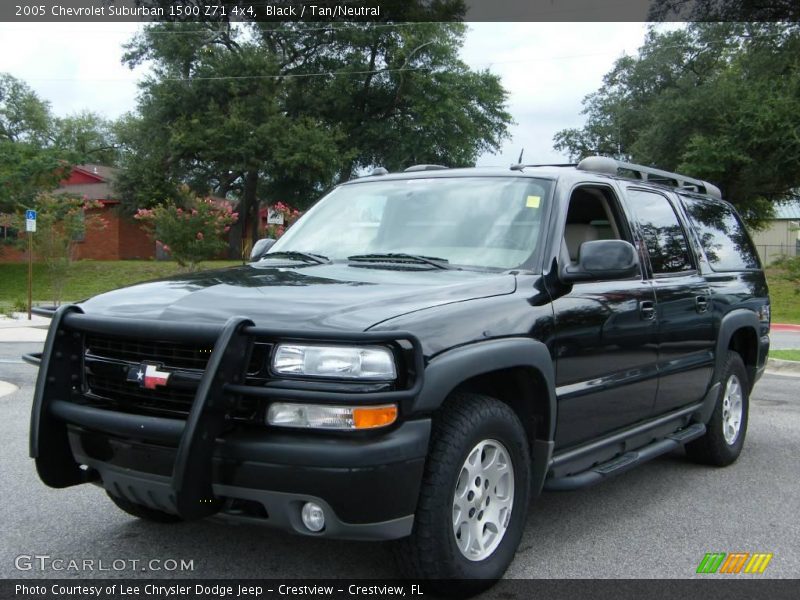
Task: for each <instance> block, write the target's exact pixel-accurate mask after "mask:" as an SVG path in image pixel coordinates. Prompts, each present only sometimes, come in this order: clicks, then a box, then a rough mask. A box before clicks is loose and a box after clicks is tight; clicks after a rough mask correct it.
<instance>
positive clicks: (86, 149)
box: [52, 111, 119, 167]
mask: <svg viewBox="0 0 800 600" xmlns="http://www.w3.org/2000/svg"><path fill="white" fill-rule="evenodd" d="M52 144H53V146H54V147H55V148H59V149H61V150H67V151H69V153H70V154H71V155H73V156H74V159H75V160H79V161H80V162H90V163H98V164H101V165H106V166H109V167H113V166H115V165H116V164H117V162H118V160H119V145H118V143H117V140H116V133H115V125H114V123H113V122H112V121H109V120H108V119H105V118H103V117H102V116H100V115H98V114H97V113H93V112H90V111H83V112H80V113H77V114H74V115H68V116H66V117H62V118H56V119H54V121H53V127H52Z"/></svg>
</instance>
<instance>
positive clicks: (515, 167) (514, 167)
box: [509, 163, 578, 171]
mask: <svg viewBox="0 0 800 600" xmlns="http://www.w3.org/2000/svg"><path fill="white" fill-rule="evenodd" d="M577 166H578V163H540V164H538V165H523V164H522V163H519V164H516V165H511V166H510V167H509V168H510V169H511V170H512V171H522V169H526V168H527V167H577Z"/></svg>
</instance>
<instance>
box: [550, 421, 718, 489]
mask: <svg viewBox="0 0 800 600" xmlns="http://www.w3.org/2000/svg"><path fill="white" fill-rule="evenodd" d="M705 432H706V426H705V425H703V424H702V423H695V424H694V425H690V426H689V427H686V428H684V429H680V430H678V431H676V432H675V433H671V434H670V435H668V436H667V437H665V438H663V439H660V440H657V441H655V442H652V443H650V444H648V445H647V446H643V447H641V448H638V449H637V450H632V451H630V452H626V453H625V454H622V455H620V456H617V457H616V458H612V459H611V460H609V461H607V462H604V463H600V464H599V465H595V466H594V467H592V468H591V469H588V470H586V471H583V472H582V473H576V474H574V475H565V476H564V477H557V478H552V479H548V480H546V481H545V483H544V489H545V490H547V491H552V492H566V491H570V490H577V489H579V488H583V487H588V486H590V485H595V484H598V483H600V482H601V481H603V480H604V479H606V478H607V477H611V476H612V475H619V474H620V473H624V472H625V471H627V470H628V469H632V468H633V467H636V466H638V465H640V464H642V463H644V462H647V461H648V460H650V459H652V458H655V457H657V456H661V455H662V454H665V453H667V452H669V451H670V450H674V449H675V448H680V447H681V446H683V445H684V444H685V443H687V442H690V441H692V440H694V439H697V438H699V437H700V436H702V435H703V434H704V433H705Z"/></svg>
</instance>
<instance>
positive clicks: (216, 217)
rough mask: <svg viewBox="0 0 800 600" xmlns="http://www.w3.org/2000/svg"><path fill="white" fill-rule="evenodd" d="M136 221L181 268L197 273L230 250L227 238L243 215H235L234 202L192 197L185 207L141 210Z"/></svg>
mask: <svg viewBox="0 0 800 600" xmlns="http://www.w3.org/2000/svg"><path fill="white" fill-rule="evenodd" d="M134 218H135V219H138V220H139V221H141V222H142V224H143V226H144V227H145V229H147V230H148V232H149V234H150V236H151V237H152V238H153V239H154V240H155V241H156V242H157V243H159V244H160V245H161V247H162V248H163V249H164V251H165V252H168V253H169V254H170V255H171V256H172V257H173V258H174V259H175V260H176V261H177V263H178V264H179V265H181V266H182V267H185V268H187V269H189V270H191V271H193V270H195V269H196V268H197V264H198V263H199V262H201V261H204V260H209V259H212V258H214V257H216V256H218V255H219V254H220V252H222V251H223V250H224V249H225V248H226V247H227V242H226V241H225V234H226V233H227V232H228V231H230V228H231V225H233V224H234V223H236V220H237V219H238V218H239V213H236V212H233V208H232V206H231V204H230V202H226V201H223V200H212V199H211V198H198V197H193V196H188V197H187V198H186V201H185V204H184V207H180V206H176V205H175V204H173V203H171V202H167V203H164V204H159V205H158V206H156V207H155V208H150V209H145V208H141V209H139V211H138V212H137V213H136V215H134Z"/></svg>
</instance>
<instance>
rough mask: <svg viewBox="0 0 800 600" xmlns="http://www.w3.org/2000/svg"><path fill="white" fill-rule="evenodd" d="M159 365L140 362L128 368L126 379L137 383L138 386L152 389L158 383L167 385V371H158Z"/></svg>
mask: <svg viewBox="0 0 800 600" xmlns="http://www.w3.org/2000/svg"><path fill="white" fill-rule="evenodd" d="M160 366H161V365H150V364H147V363H142V364H140V365H138V366H135V367H131V368H130V369H128V377H127V380H128V381H131V382H135V383H138V384H139V387H143V388H147V389H148V390H154V389H156V387H158V386H159V385H167V381H169V373H168V372H166V371H159V370H158V369H159V367H160Z"/></svg>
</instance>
